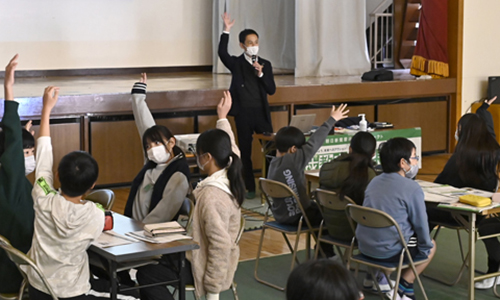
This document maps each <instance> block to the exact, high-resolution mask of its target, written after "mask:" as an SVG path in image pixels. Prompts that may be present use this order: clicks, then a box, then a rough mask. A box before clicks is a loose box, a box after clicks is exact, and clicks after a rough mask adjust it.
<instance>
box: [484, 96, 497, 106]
mask: <svg viewBox="0 0 500 300" xmlns="http://www.w3.org/2000/svg"><path fill="white" fill-rule="evenodd" d="M495 100H497V96H495V97H493V98H491V99H490V100H486V101H485V102H486V103H488V105H491V104H492V103H493V102H495Z"/></svg>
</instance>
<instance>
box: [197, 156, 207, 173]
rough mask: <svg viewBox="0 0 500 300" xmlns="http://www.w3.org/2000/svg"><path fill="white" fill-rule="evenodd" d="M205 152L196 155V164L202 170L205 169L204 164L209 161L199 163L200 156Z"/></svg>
mask: <svg viewBox="0 0 500 300" xmlns="http://www.w3.org/2000/svg"><path fill="white" fill-rule="evenodd" d="M205 154H206V153H203V154H202V155H200V156H196V164H197V165H198V168H199V169H200V170H202V171H205V166H206V165H207V164H208V162H209V161H206V162H205V163H204V164H203V165H202V164H201V163H200V157H202V156H203V155H205Z"/></svg>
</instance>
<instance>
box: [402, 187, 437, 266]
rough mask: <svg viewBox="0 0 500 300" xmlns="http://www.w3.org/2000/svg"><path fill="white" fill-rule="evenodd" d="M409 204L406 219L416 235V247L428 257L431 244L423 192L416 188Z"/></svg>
mask: <svg viewBox="0 0 500 300" xmlns="http://www.w3.org/2000/svg"><path fill="white" fill-rule="evenodd" d="M411 195H413V197H412V200H411V202H409V203H408V217H409V221H410V223H411V225H412V227H413V230H414V232H415V234H416V235H417V246H418V250H419V251H420V253H422V254H425V255H426V256H428V255H429V253H430V251H431V249H432V247H433V244H432V241H431V237H430V234H429V224H428V222H427V210H426V208H425V200H424V192H423V191H422V188H420V187H416V188H415V190H414V192H413V193H411Z"/></svg>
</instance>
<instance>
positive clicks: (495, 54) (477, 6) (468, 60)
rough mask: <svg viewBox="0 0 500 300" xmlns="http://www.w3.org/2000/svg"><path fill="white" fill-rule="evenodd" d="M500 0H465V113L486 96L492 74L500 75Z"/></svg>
mask: <svg viewBox="0 0 500 300" xmlns="http://www.w3.org/2000/svg"><path fill="white" fill-rule="evenodd" d="M499 12H500V1H499V0H480V1H478V0H465V3H464V24H463V25H464V36H463V82H462V113H465V112H466V110H467V109H468V108H469V106H470V105H471V103H473V102H475V101H477V100H479V99H480V98H483V97H486V93H487V86H488V76H500V38H498V33H497V30H498V28H499V23H498V22H499V19H498V14H499Z"/></svg>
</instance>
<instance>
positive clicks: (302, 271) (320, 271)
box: [286, 259, 360, 300]
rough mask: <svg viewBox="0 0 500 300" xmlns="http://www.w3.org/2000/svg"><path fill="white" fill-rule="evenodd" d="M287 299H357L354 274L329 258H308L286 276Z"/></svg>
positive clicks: (357, 288) (358, 296)
mask: <svg viewBox="0 0 500 300" xmlns="http://www.w3.org/2000/svg"><path fill="white" fill-rule="evenodd" d="M286 299H287V300H306V299H307V300H359V299H360V290H359V287H358V285H357V283H356V280H355V279H354V276H352V274H351V273H350V272H349V271H348V270H347V269H346V268H345V267H344V266H343V265H341V264H339V263H337V262H334V261H332V260H329V259H320V260H309V261H307V262H305V263H302V264H300V265H299V266H298V267H297V268H295V270H293V272H292V273H291V274H290V276H289V277H288V281H287V284H286Z"/></svg>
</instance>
